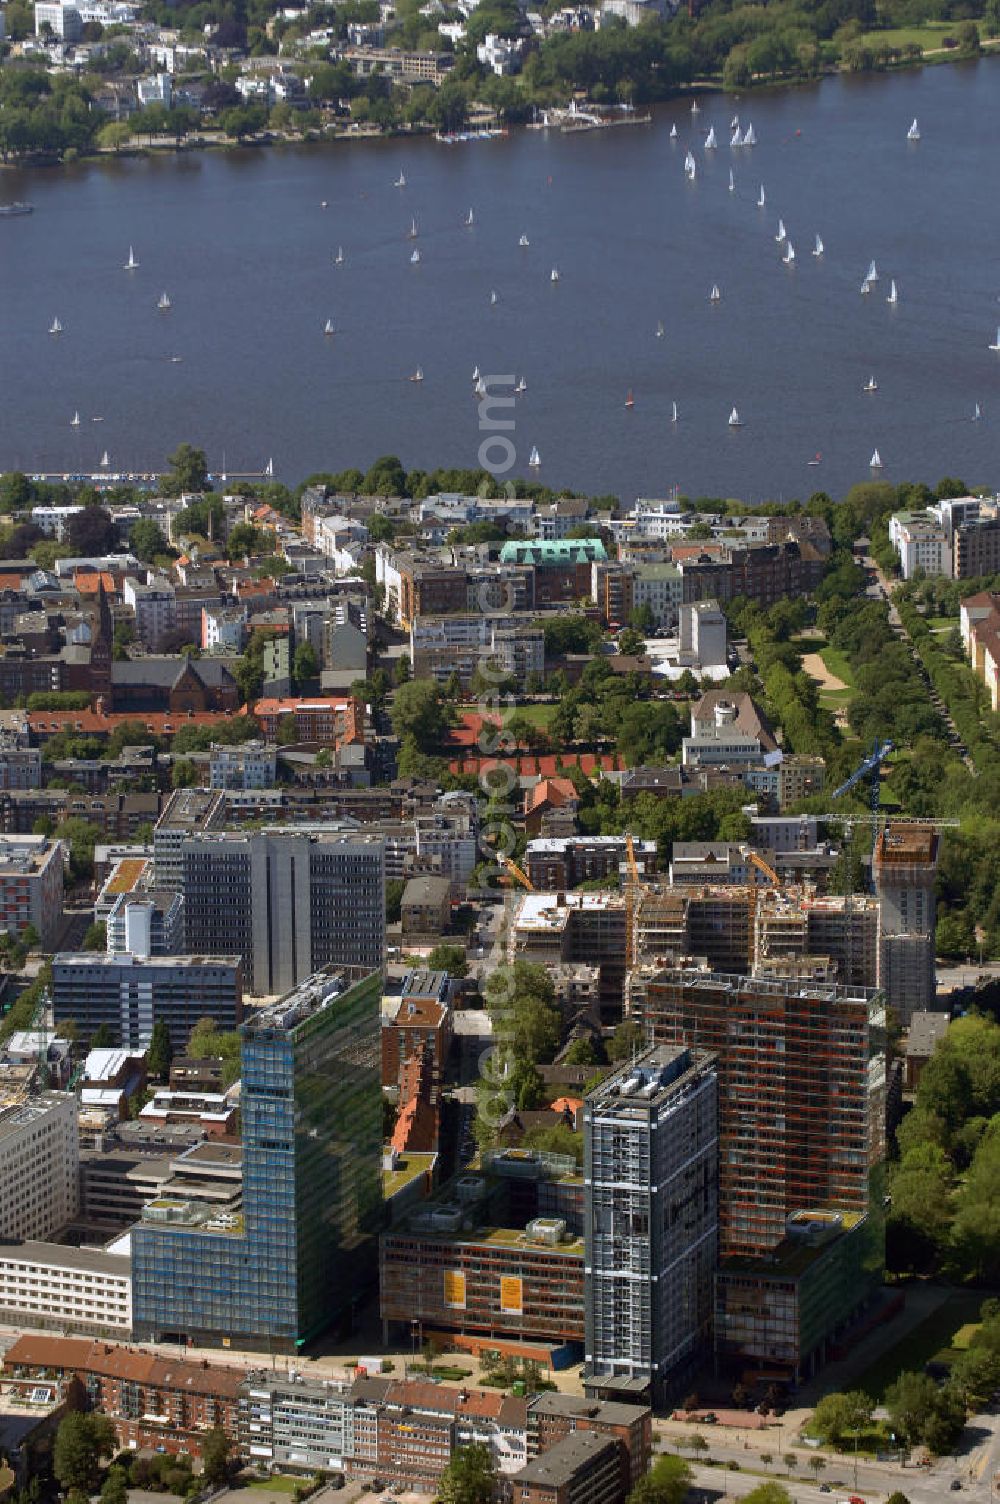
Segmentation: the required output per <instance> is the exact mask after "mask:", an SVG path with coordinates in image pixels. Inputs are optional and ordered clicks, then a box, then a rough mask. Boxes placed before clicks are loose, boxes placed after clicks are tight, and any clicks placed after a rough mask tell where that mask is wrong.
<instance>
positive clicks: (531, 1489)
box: [511, 1431, 628, 1504]
mask: <svg viewBox="0 0 1000 1504" xmlns="http://www.w3.org/2000/svg"><path fill="white" fill-rule="evenodd" d="M511 1490H512V1494H513V1496H514V1497H515V1498H517V1499H520V1500H521V1504H622V1501H623V1500H624V1498H625V1495H626V1493H627V1492H628V1487H627V1484H626V1482H625V1459H624V1453H623V1448H622V1447H621V1444H620V1443H619V1442H617V1441H615V1440H613V1439H612V1438H611V1437H607V1436H598V1435H596V1434H595V1433H594V1432H592V1431H579V1432H575V1433H574V1434H573V1435H571V1436H567V1437H566V1438H565V1439H564V1440H563V1441H559V1442H556V1444H555V1446H554V1447H552V1449H551V1450H550V1451H548V1452H543V1453H542V1454H541V1455H540V1456H538V1457H533V1458H532V1459H531V1461H530V1462H528V1463H527V1464H526V1465H525V1466H524V1467H523V1468H522V1469H521V1471H520V1472H519V1473H515V1474H514V1476H513V1478H512V1479H511Z"/></svg>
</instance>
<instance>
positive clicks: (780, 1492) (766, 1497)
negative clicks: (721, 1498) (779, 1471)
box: [743, 1457, 823, 1504]
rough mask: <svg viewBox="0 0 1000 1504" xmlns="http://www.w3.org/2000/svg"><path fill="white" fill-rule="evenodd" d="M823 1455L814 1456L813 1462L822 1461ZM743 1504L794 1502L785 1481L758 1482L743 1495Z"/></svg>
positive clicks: (786, 1503)
mask: <svg viewBox="0 0 1000 1504" xmlns="http://www.w3.org/2000/svg"><path fill="white" fill-rule="evenodd" d="M822 1461H823V1459H822V1457H813V1458H812V1459H811V1462H810V1465H811V1464H812V1462H822ZM743 1504H792V1496H791V1494H790V1493H789V1492H788V1489H787V1488H786V1487H785V1485H784V1484H783V1483H774V1482H771V1481H769V1482H767V1483H758V1485H757V1487H756V1488H753V1489H751V1490H750V1492H749V1493H748V1494H744V1496H743Z"/></svg>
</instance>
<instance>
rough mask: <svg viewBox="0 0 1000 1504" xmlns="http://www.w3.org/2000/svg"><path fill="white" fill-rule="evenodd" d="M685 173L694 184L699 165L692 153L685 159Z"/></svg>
mask: <svg viewBox="0 0 1000 1504" xmlns="http://www.w3.org/2000/svg"><path fill="white" fill-rule="evenodd" d="M684 171H685V173H686V175H687V177H688V179H689V181H690V182H692V183H693V182H694V178H695V173H696V172H697V171H698V164H697V163H696V162H695V159H694V157H693V156H692V155H691V153H690V152H688V154H687V156H686V157H685V158H684Z"/></svg>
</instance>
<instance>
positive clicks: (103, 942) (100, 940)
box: [83, 919, 108, 950]
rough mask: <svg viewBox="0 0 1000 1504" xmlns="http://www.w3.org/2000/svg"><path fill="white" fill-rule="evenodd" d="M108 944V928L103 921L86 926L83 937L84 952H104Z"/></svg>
mask: <svg viewBox="0 0 1000 1504" xmlns="http://www.w3.org/2000/svg"><path fill="white" fill-rule="evenodd" d="M107 944H108V927H107V925H106V924H105V923H104V921H103V920H101V919H99V920H97V921H96V923H94V924H91V925H88V926H87V932H86V934H85V935H84V937H83V948H84V950H105V949H106V948H107Z"/></svg>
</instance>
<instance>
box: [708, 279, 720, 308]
mask: <svg viewBox="0 0 1000 1504" xmlns="http://www.w3.org/2000/svg"><path fill="white" fill-rule="evenodd" d="M721 300H722V294H721V292H720V291H719V284H718V282H713V283H712V291H711V292H710V293H709V295H708V301H709V302H710V303H718V302H721Z"/></svg>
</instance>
